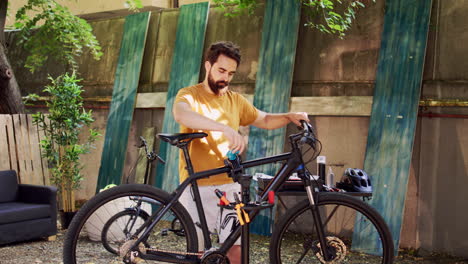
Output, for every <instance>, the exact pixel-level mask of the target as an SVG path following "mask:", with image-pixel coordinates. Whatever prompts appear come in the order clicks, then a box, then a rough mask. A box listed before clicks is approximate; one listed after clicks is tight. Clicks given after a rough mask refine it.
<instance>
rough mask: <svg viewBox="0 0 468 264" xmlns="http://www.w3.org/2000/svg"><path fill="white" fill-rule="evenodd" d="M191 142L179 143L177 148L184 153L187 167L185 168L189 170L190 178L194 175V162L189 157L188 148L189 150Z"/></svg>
mask: <svg viewBox="0 0 468 264" xmlns="http://www.w3.org/2000/svg"><path fill="white" fill-rule="evenodd" d="M189 142H190V141H182V142H179V143H177V147H179V148H180V149H182V151H183V153H184V158H185V165H186V167H185V168H186V169H187V171H188V174H189V176H191V175H192V174H194V171H193V165H192V160H191V159H190V155H189V152H188V148H187V146H188V143H189Z"/></svg>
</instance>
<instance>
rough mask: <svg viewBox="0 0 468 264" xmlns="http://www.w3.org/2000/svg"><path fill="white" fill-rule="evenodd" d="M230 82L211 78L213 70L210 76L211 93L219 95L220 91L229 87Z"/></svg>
mask: <svg viewBox="0 0 468 264" xmlns="http://www.w3.org/2000/svg"><path fill="white" fill-rule="evenodd" d="M228 85H229V82H226V81H215V80H213V76H211V70H210V73H209V74H208V86H210V89H211V91H213V93H214V94H216V95H219V90H221V89H223V88H224V87H226V86H228Z"/></svg>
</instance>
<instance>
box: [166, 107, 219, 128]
mask: <svg viewBox="0 0 468 264" xmlns="http://www.w3.org/2000/svg"><path fill="white" fill-rule="evenodd" d="M174 119H175V120H176V122H177V123H179V124H182V125H184V126H186V127H189V128H191V129H196V130H209V131H223V129H224V125H223V124H221V123H218V122H216V121H214V120H211V119H209V118H207V117H205V116H202V115H200V114H198V113H196V112H193V111H183V112H181V113H178V114H176V115H174Z"/></svg>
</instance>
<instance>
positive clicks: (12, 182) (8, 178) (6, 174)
mask: <svg viewBox="0 0 468 264" xmlns="http://www.w3.org/2000/svg"><path fill="white" fill-rule="evenodd" d="M17 192H18V180H17V178H16V171H13V170H5V171H0V203H3V202H13V201H15V200H16V195H17Z"/></svg>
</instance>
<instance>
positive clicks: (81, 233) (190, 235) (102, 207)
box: [63, 184, 198, 264]
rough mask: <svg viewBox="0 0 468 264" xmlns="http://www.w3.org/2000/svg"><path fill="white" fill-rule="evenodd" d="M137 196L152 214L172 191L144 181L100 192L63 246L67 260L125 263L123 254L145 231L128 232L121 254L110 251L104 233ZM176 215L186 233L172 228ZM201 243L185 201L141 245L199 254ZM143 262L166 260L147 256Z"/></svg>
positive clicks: (73, 263) (150, 250) (152, 250)
mask: <svg viewBox="0 0 468 264" xmlns="http://www.w3.org/2000/svg"><path fill="white" fill-rule="evenodd" d="M135 199H139V200H140V201H142V203H141V207H140V208H141V209H142V210H144V211H145V212H147V213H148V214H152V213H154V212H156V211H157V210H158V209H159V208H161V207H163V206H166V205H167V204H168V203H169V201H170V195H169V194H168V193H166V192H165V191H163V190H160V189H156V188H154V187H152V186H148V185H141V184H126V185H121V186H117V187H113V188H111V189H109V190H106V191H104V192H101V193H99V194H97V195H96V196H94V197H93V198H92V199H90V200H89V201H88V202H87V203H86V204H85V205H84V206H83V207H82V208H81V209H80V211H78V213H77V214H76V215H75V217H74V218H73V221H72V222H71V224H70V226H69V228H68V231H67V234H66V236H65V242H64V247H63V260H64V264H81V263H123V257H122V256H121V255H125V254H126V253H128V249H129V247H130V246H131V245H133V244H134V242H135V241H136V239H137V238H138V237H139V236H140V235H141V233H140V234H134V230H136V229H133V231H131V232H133V234H127V235H126V236H127V237H126V238H125V241H119V243H118V252H119V254H113V253H111V252H109V251H108V250H107V249H106V248H105V247H104V245H103V242H102V241H101V236H102V231H103V228H104V226H105V225H106V223H108V224H109V222H110V221H109V219H111V218H112V217H114V216H115V217H117V216H123V215H124V212H126V210H128V208H131V207H133V206H135V203H136V200H135ZM127 216H128V215H127ZM174 218H176V219H178V220H179V222H180V225H181V227H182V228H183V230H184V236H180V235H177V234H175V233H174V232H170V231H169V232H168V230H169V229H171V222H172V220H173V219H174ZM139 224H141V222H140V223H139ZM140 226H141V225H140ZM107 242H109V241H107ZM122 242H123V243H122ZM197 243H198V242H197V237H196V231H195V225H194V224H193V222H192V220H191V218H190V215H189V214H188V213H187V211H186V210H185V208H184V207H183V206H182V205H181V204H179V203H176V204H175V205H174V206H173V207H172V208H171V209H170V210H169V211H168V212H167V213H166V214H165V215H164V216H163V218H162V220H160V221H159V222H158V223H157V224H156V225H155V226H154V228H153V229H152V230H151V232H150V234H149V237H148V238H147V239H146V240H144V241H143V242H142V243H141V244H140V245H139V246H138V248H139V254H140V253H143V254H145V253H146V254H151V255H158V256H163V257H168V258H170V257H173V258H176V257H179V258H182V257H188V258H195V256H194V255H195V254H197V250H198V245H197ZM148 246H149V247H148ZM140 263H165V262H162V261H152V260H143V261H142V262H140Z"/></svg>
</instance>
